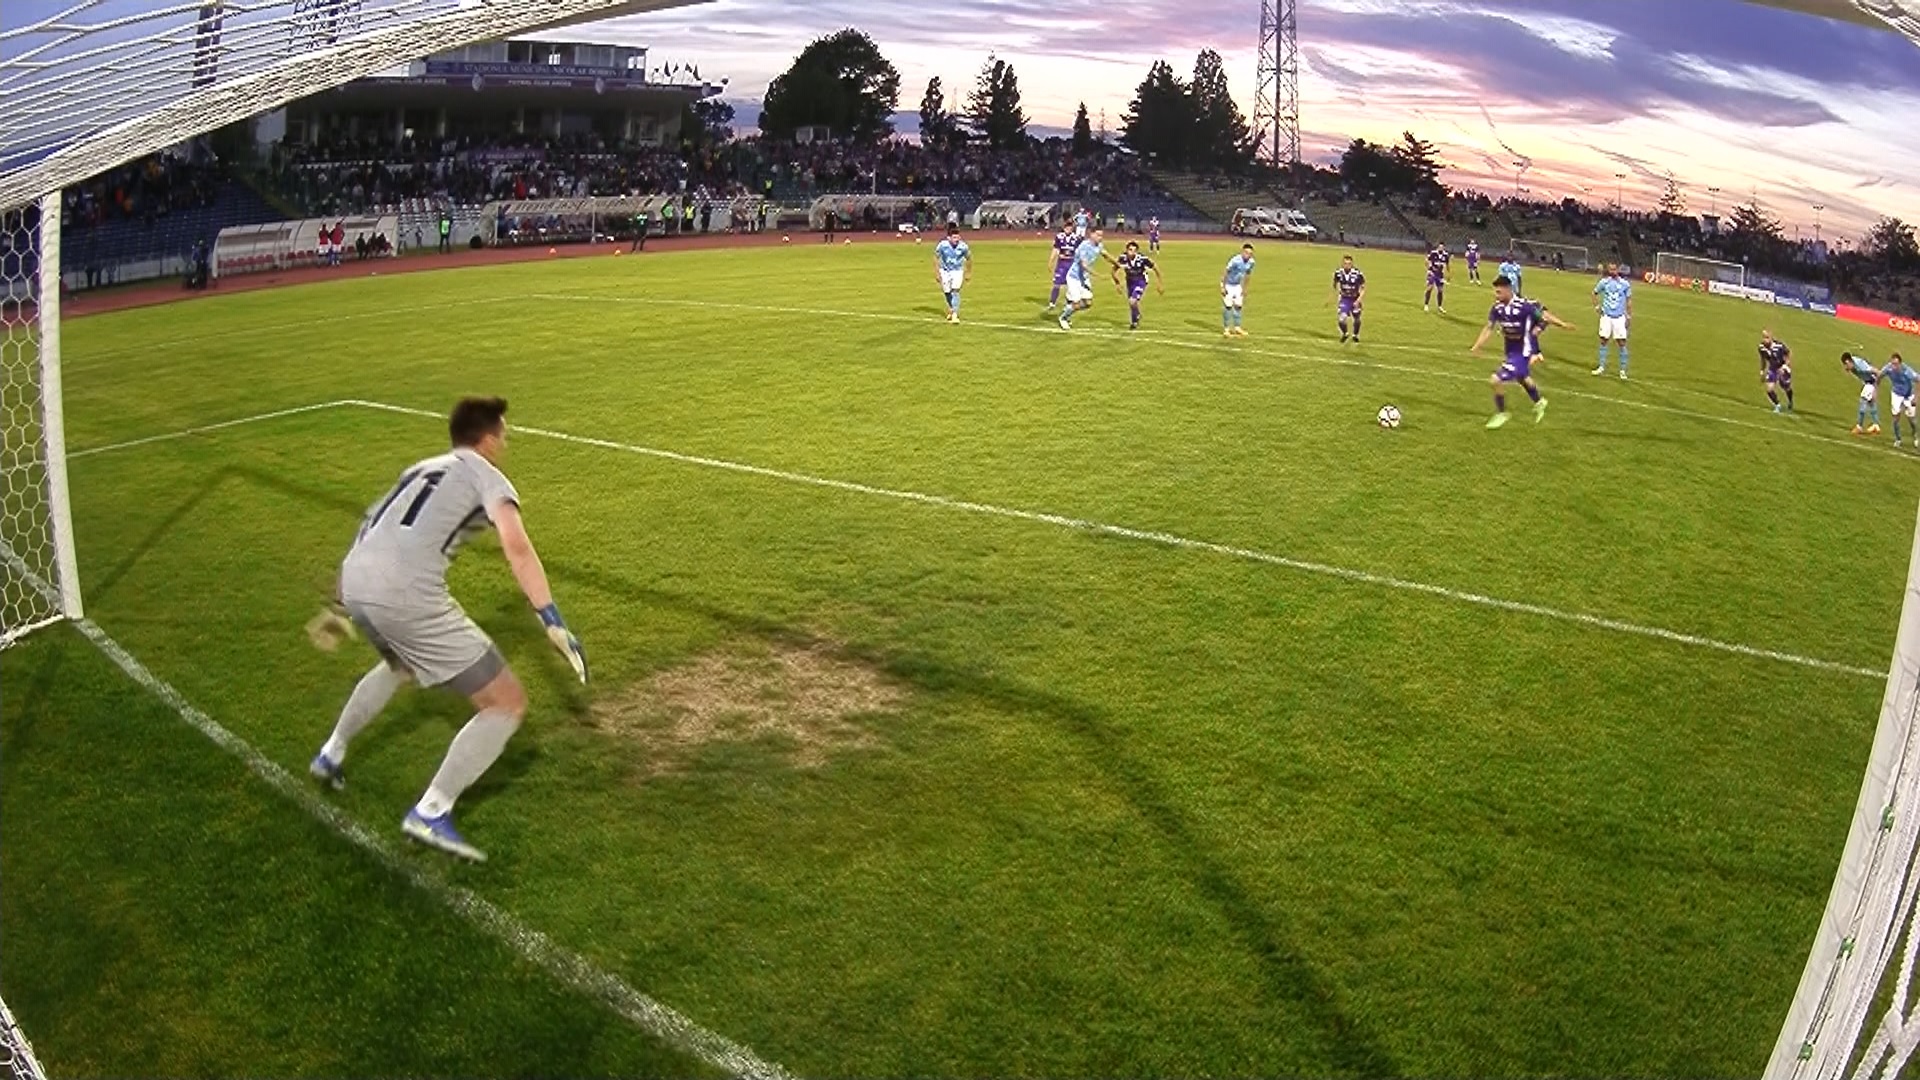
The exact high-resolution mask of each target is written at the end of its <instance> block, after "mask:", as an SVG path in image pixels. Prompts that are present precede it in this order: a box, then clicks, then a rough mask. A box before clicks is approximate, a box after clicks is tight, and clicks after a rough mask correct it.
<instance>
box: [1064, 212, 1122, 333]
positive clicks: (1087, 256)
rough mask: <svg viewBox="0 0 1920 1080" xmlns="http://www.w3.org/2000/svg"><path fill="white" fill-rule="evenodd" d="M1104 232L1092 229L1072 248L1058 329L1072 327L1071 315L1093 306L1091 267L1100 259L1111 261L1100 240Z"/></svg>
mask: <svg viewBox="0 0 1920 1080" xmlns="http://www.w3.org/2000/svg"><path fill="white" fill-rule="evenodd" d="M1103 235H1104V233H1102V231H1101V230H1099V229H1094V230H1092V231H1090V232H1088V233H1087V238H1086V239H1085V240H1082V241H1080V246H1079V247H1077V248H1074V249H1073V265H1072V266H1070V267H1068V268H1067V305H1066V307H1064V308H1061V309H1060V329H1062V330H1071V329H1073V316H1074V315H1075V313H1077V312H1081V311H1085V310H1087V309H1088V308H1089V307H1092V306H1093V268H1094V266H1095V265H1097V264H1098V263H1099V262H1100V260H1101V259H1105V260H1107V261H1108V262H1113V256H1111V255H1109V254H1107V249H1106V248H1104V247H1102V246H1101V244H1100V240H1101V238H1102V236H1103Z"/></svg>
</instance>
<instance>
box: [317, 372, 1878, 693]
mask: <svg viewBox="0 0 1920 1080" xmlns="http://www.w3.org/2000/svg"><path fill="white" fill-rule="evenodd" d="M352 404H355V405H361V406H365V407H367V408H370V409H379V410H383V411H385V412H392V413H401V414H404V415H408V416H424V417H431V418H434V419H439V418H440V416H441V414H440V413H437V412H433V411H430V410H427V409H415V408H410V407H408V406H404V405H389V404H386V403H384V402H378V401H355V402H353V403H352ZM513 430H514V431H515V432H516V433H518V434H521V435H535V436H540V437H543V438H549V439H557V440H559V441H561V442H567V443H574V444H576V445H579V446H592V447H598V448H600V449H602V450H618V451H621V452H623V453H628V454H638V455H641V456H644V457H651V458H658V459H661V460H665V461H673V462H678V463H681V464H684V465H699V466H702V467H704V468H710V469H724V470H726V471H728V472H735V473H744V474H746V475H749V476H758V477H764V478H766V479H770V480H781V481H785V482H787V483H793V484H805V485H808V486H810V487H819V488H829V489H832V490H835V491H846V492H852V493H855V494H859V495H871V496H877V497H879V498H883V499H897V500H900V501H902V502H911V503H919V504H921V505H923V506H934V507H939V508H941V509H945V510H959V511H963V512H966V513H970V514H985V515H989V516H992V517H1000V518H1012V519H1014V520H1016V521H1028V522H1034V523H1037V524H1042V525H1053V526H1057V527H1059V528H1063V529H1072V530H1075V531H1077V532H1086V533H1094V534H1097V535H1101V536H1114V537H1120V538H1123V539H1127V540H1139V541H1144V542H1146V543H1150V544H1158V545H1161V546H1164V547H1173V548H1182V549H1186V550H1189V551H1204V552H1208V553H1210V554H1214V555H1224V556H1227V557H1229V558H1234V559H1244V560H1247V561H1249V562H1257V563H1265V564H1267V565H1270V566H1281V567H1285V568H1287V569H1289V570H1297V571H1300V572H1302V573H1308V574H1318V575H1321V576H1323V577H1332V578H1339V579H1341V580H1343V581H1351V582H1356V583H1359V584H1363V585H1374V586H1379V587H1382V588H1388V589H1397V590H1400V591H1402V592H1412V593H1420V594H1423V595H1426V596H1435V597H1440V598H1442V599H1446V600H1453V601H1456V602H1459V603H1466V604H1476V605H1479V606H1481V607H1489V608H1494V609H1497V610H1500V611H1508V612H1513V613H1516V614H1521V615H1533V616H1537V617H1539V618H1543V619H1554V620H1558V621H1560V622H1568V623H1574V624H1577V625H1580V626H1586V627H1591V628H1593V629H1597V630H1611V631H1613V632H1615V633H1621V634H1632V635H1636V636H1639V637H1648V638H1655V639H1657V640H1660V641H1669V642H1673V643H1675V644H1680V645H1691V646H1693V647H1695V648H1701V649H1712V650H1714V651H1716V652H1723V653H1732V654H1734V655H1736V656H1746V657H1753V658H1756V659H1762V660H1773V661H1776V662H1778V663H1783V664H1794V665H1797V666H1799V667H1806V668H1813V669H1815V670H1817V671H1832V672H1837V673H1840V674H1843V675H1857V676H1861V677H1863V678H1870V679H1884V678H1886V672H1885V671H1883V670H1876V669H1874V668H1868V667H1860V666H1857V665H1854V664H1845V663H1840V662H1838V661H1834V660H1822V659H1820V658H1818V657H1812V656H1801V655H1799V654H1797V653H1790V652H1781V651H1779V650H1776V649H1763V648H1759V647H1757V646H1753V645H1742V644H1739V643H1737V642H1731V641H1720V640H1717V639H1715V638H1709V637H1701V636H1699V635H1696V634H1684V633H1681V632H1679V631H1677V630H1668V629H1665V628H1662V627H1658V626H1644V625H1641V624H1639V623H1632V622H1627V621H1625V620H1621V619H1613V618H1608V617H1606V616H1604V615H1592V614H1588V613H1586V612H1580V611H1565V610H1562V609H1559V608H1552V607H1547V606H1545V605H1542V604H1534V603H1529V602H1526V601H1521V600H1507V599H1503V598H1501V597H1497V596H1488V595H1485V594H1483V593H1476V592H1466V591H1463V590H1459V589H1450V588H1447V587H1446V586H1444V585H1430V584H1427V583H1426V582H1420V581H1409V580H1407V579H1405V578H1397V577H1391V576H1388V575H1385V574H1375V573H1370V572H1368V571H1365V570H1354V569H1350V568H1348V567H1344V566H1333V565H1330V564H1328V563H1321V562H1313V561H1311V560H1307V559H1296V558H1292V557H1290V556H1286V555H1276V554H1273V553H1271V552H1265V551H1258V550H1255V549H1253V548H1243V547H1234V546H1231V545H1228V544H1217V543H1214V542H1212V541H1208V540H1193V539H1189V538H1187V537H1184V536H1176V535H1174V534H1172V533H1164V532H1152V531H1148V530H1145V529H1133V528H1128V527H1126V526H1124V525H1108V524H1104V523H1102V522H1098V521H1087V520H1084V519H1081V518H1074V517H1067V516H1065V515H1062V514H1052V513H1044V512H1040V511H1033V510H1018V509H1014V508H1011V507H1005V506H994V505H992V504H989V503H979V502H969V501H967V500H964V499H951V498H948V497H946V496H944V495H929V494H926V493H924V492H919V491H903V490H899V489H895V488H883V487H873V486H871V485H868V484H860V483H854V482H853V481H850V480H832V479H828V478H826V477H820V476H809V475H807V474H805V473H797V472H788V471H786V470H783V469H770V468H766V467H764V466H760V465H748V464H743V463H741V462H737V461H727V460H724V459H721V458H710V457H699V456H696V455H693V454H681V453H676V452H675V451H672V450H658V449H654V448H652V447H646V446H636V445H634V444H632V443H623V442H615V441H613V440H611V439H595V438H589V437H587V436H584V435H570V434H568V433H566V432H562V431H553V430H549V429H546V428H537V427H527V426H524V425H520V424H516V425H514V428H513Z"/></svg>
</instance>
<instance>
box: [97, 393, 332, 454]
mask: <svg viewBox="0 0 1920 1080" xmlns="http://www.w3.org/2000/svg"><path fill="white" fill-rule="evenodd" d="M352 404H354V402H352V401H347V400H341V401H322V402H318V403H316V404H313V405H296V406H294V407H293V408H291V409H276V410H274V411H273V412H264V413H260V414H259V415H257V416H242V417H240V418H238V419H235V420H222V421H220V422H219V423H217V424H201V425H200V426H198V427H190V428H183V429H181V430H179V431H168V432H164V433H162V434H159V435H148V436H146V437H144V438H139V439H128V440H127V441H126V442H117V443H108V444H107V445H105V446H89V447H87V448H86V449H85V450H74V451H71V452H69V453H68V454H67V458H68V459H69V460H72V459H74V458H83V457H92V456H93V455H95V454H111V453H113V452H114V451H116V450H130V449H132V448H133V447H136V446H148V445H151V444H153V443H160V442H172V441H173V440H175V439H186V438H191V437H192V436H195V435H205V434H207V433H208V432H212V431H225V430H226V429H227V428H236V427H241V426H243V425H246V424H257V423H260V422H261V421H263V420H278V419H280V418H281V417H283V416H298V415H300V414H301V413H310V412H319V411H320V410H322V409H337V408H339V407H340V406H342V405H352Z"/></svg>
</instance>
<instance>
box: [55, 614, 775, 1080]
mask: <svg viewBox="0 0 1920 1080" xmlns="http://www.w3.org/2000/svg"><path fill="white" fill-rule="evenodd" d="M74 626H75V627H76V628H77V629H78V630H79V631H80V633H81V634H82V635H84V636H85V637H86V639H87V640H88V641H90V642H92V643H93V645H94V647H95V648H98V649H99V650H100V651H101V652H102V653H104V654H105V655H106V657H107V659H109V660H111V661H113V663H114V665H115V666H117V667H118V668H119V669H120V670H121V671H122V672H123V673H125V674H126V676H127V678H129V679H132V680H133V681H134V682H135V683H138V684H139V685H140V686H141V687H143V688H144V689H146V690H147V691H149V692H150V693H152V694H153V695H154V696H155V697H157V698H159V699H160V700H161V701H163V702H165V703H166V704H167V705H168V707H170V708H172V709H173V711H174V712H176V713H178V714H179V716H180V718H181V719H182V720H185V721H186V722H187V724H188V725H189V726H191V727H192V728H193V729H194V730H195V731H198V732H199V733H200V734H202V735H204V736H206V737H207V738H208V739H209V740H211V741H212V742H213V743H214V744H215V745H216V746H218V747H220V748H221V749H222V750H225V751H227V752H228V753H230V754H232V755H233V756H234V757H236V758H239V759H240V761H241V763H242V764H244V765H245V766H246V767H247V771H248V772H251V773H253V774H254V775H255V776H257V777H259V778H260V779H261V780H262V781H264V782H265V783H266V785H267V786H268V787H270V788H272V789H273V790H274V792H275V793H276V794H278V795H280V796H281V797H282V798H285V799H286V800H287V801H289V802H292V803H294V804H295V805H297V806H299V807H300V809H302V810H304V811H306V813H307V815H308V816H310V817H312V818H313V819H314V820H316V821H318V822H319V823H320V824H322V825H324V826H326V827H327V828H328V829H329V830H331V831H332V832H333V833H335V834H336V835H338V836H340V837H341V838H342V839H344V840H346V841H347V842H348V843H351V844H352V845H353V846H355V847H357V848H359V849H360V850H362V851H364V852H366V853H367V854H369V855H371V856H373V858H374V860H375V861H376V862H378V863H379V864H380V865H381V866H383V867H385V868H386V869H388V870H390V871H392V872H393V873H395V874H398V875H399V876H400V877H402V878H404V879H406V881H407V882H408V883H409V884H411V885H413V886H414V887H415V888H417V889H419V890H420V891H422V892H424V893H427V894H428V895H430V896H432V897H433V898H434V899H436V900H438V901H440V902H441V903H442V904H444V905H446V907H448V908H449V909H451V910H452V911H453V913H454V914H456V915H458V916H460V918H461V919H462V920H464V921H465V922H467V923H468V924H469V925H471V926H473V927H474V928H475V929H478V930H480V931H481V932H483V933H485V934H487V935H488V936H490V937H492V938H494V939H495V940H497V941H499V942H501V943H502V944H504V945H506V946H507V947H508V948H509V949H511V950H512V951H513V952H515V953H517V954H519V956H520V957H521V958H522V959H524V960H526V961H527V962H529V963H531V964H533V965H534V966H535V967H537V968H540V969H542V970H544V971H545V972H546V973H547V974H548V975H551V976H552V977H553V978H554V980H555V981H557V982H559V983H561V984H562V985H564V986H566V987H568V988H570V989H572V990H574V991H576V992H578V993H580V994H581V995H583V996H585V997H588V998H591V999H594V1000H597V1001H599V1002H600V1003H601V1004H603V1005H606V1006H607V1007H608V1008H610V1009H612V1010H613V1011H614V1012H615V1013H618V1014H619V1015H620V1016H621V1017H622V1018H623V1019H625V1020H627V1021H628V1022H630V1023H632V1024H633V1025H634V1026H635V1027H638V1028H640V1029H641V1030H643V1031H645V1032H647V1033H648V1034H650V1035H653V1036H654V1037H656V1038H659V1039H661V1040H662V1041H664V1042H666V1043H668V1044H670V1045H672V1046H674V1047H677V1048H678V1049H680V1050H682V1051H684V1052H686V1053H688V1054H691V1055H692V1056H694V1057H696V1058H699V1059H700V1060H701V1061H703V1062H705V1063H706V1064H708V1065H710V1066H713V1067H714V1068H717V1069H721V1070H724V1071H725V1072H726V1073H728V1074H729V1075H731V1076H737V1077H750V1078H764V1080H790V1078H791V1074H790V1073H788V1072H787V1071H786V1070H785V1069H782V1068H781V1067H780V1066H778V1065H775V1064H772V1063H771V1062H767V1061H763V1060H761V1059H760V1058H759V1057H756V1056H755V1055H754V1053H753V1052H752V1051H751V1050H748V1049H747V1048H746V1047H744V1046H741V1045H739V1044H738V1043H735V1042H733V1041H732V1040H730V1039H728V1038H726V1037H725V1036H723V1035H718V1034H715V1033H714V1032H712V1031H708V1030H707V1029H706V1028H703V1027H701V1026H700V1025H699V1024H697V1023H695V1022H694V1021H692V1020H690V1019H688V1018H687V1017H686V1016H684V1015H682V1014H681V1013H679V1012H677V1011H675V1010H674V1009H672V1008H671V1007H669V1006H666V1005H663V1004H661V1003H660V1002H658V1001H655V1000H654V999H653V998H650V997H648V996H647V995H645V994H643V993H641V992H640V991H638V990H636V989H634V988H633V987H632V986H630V985H628V984H627V983H626V982H625V981H624V980H622V979H621V978H620V977H619V976H617V975H614V974H612V973H611V972H608V971H605V970H603V969H601V968H600V967H597V966H596V965H595V964H594V963H593V962H592V961H591V960H588V959H587V958H586V957H584V956H581V955H580V954H579V953H576V952H574V951H573V950H571V949H568V948H566V947H565V946H562V945H560V944H558V943H556V942H555V941H554V940H553V939H552V938H549V937H548V936H547V935H545V934H543V933H541V932H540V931H538V930H535V929H534V928H533V927H531V926H528V925H527V924H526V923H523V922H521V921H520V920H519V919H518V918H516V917H514V916H513V915H512V914H511V913H510V912H508V911H507V910H506V909H505V908H502V907H500V906H498V905H496V904H494V903H492V902H491V901H489V900H486V899H484V898H483V897H481V896H480V895H478V894H477V893H474V892H472V891H470V890H468V889H463V888H461V887H460V886H458V885H453V884H450V883H448V882H447V881H445V880H444V879H442V878H440V877H439V876H437V875H435V874H433V873H431V872H430V871H428V870H427V869H425V868H424V867H423V866H422V865H421V863H420V862H419V860H416V859H410V858H407V857H405V856H403V855H402V854H401V853H400V852H399V851H398V850H397V849H396V848H395V846H394V845H393V844H391V843H389V842H388V841H386V840H383V839H381V837H380V836H378V835H377V834H375V833H374V832H373V831H372V830H371V829H369V828H367V827H366V826H365V825H362V824H360V823H359V822H358V821H355V820H354V819H353V818H352V817H350V816H348V814H347V813H346V812H345V811H343V810H341V809H339V808H338V807H336V806H334V805H333V804H332V803H329V802H327V801H326V800H325V799H324V798H322V797H321V796H320V795H319V794H317V793H316V792H315V791H313V790H312V788H311V787H309V785H307V784H305V783H302V782H301V781H300V780H298V779H296V778H295V777H294V776H293V775H292V774H291V773H289V772H287V770H285V769H283V768H281V767H280V766H279V765H278V764H276V763H275V762H274V761H273V760H272V759H270V758H268V757H267V756H266V755H265V754H262V753H261V752H260V751H258V750H256V749H254V747H253V745H252V744H250V743H248V742H247V741H246V740H245V739H242V738H241V737H240V736H238V735H235V734H234V733H233V732H231V731H229V730H228V729H227V728H226V727H224V726H222V725H221V724H220V723H219V722H218V721H216V720H214V719H213V718H212V717H210V716H208V715H207V714H206V713H204V712H201V711H200V710H199V709H198V708H196V707H195V706H194V705H193V703H192V702H190V701H188V700H187V699H186V697H185V696H183V695H182V694H181V693H180V691H178V690H176V689H174V688H173V686H172V685H170V684H169V683H167V682H166V681H164V680H162V679H161V678H160V677H159V676H157V675H155V674H154V673H153V672H152V671H149V670H148V669H147V666H146V665H145V664H142V663H141V662H140V660H139V659H138V658H137V657H135V656H134V655H133V654H132V653H130V652H128V651H127V650H126V649H125V648H123V647H122V646H121V645H120V643H119V642H117V641H115V640H114V639H113V638H111V637H109V636H108V635H107V632H106V631H104V630H102V629H100V627H99V626H98V625H97V624H95V623H94V622H93V620H91V619H78V620H75V622H74Z"/></svg>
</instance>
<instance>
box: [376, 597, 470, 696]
mask: <svg viewBox="0 0 1920 1080" xmlns="http://www.w3.org/2000/svg"><path fill="white" fill-rule="evenodd" d="M345 605H346V609H347V617H348V618H351V619H352V620H353V625H354V626H356V627H358V628H359V630H360V633H361V635H362V636H364V637H365V638H366V639H367V644H369V645H372V646H373V648H374V651H376V652H378V653H379V654H380V656H381V658H382V659H384V660H385V661H386V662H387V663H389V664H391V665H393V666H395V667H398V668H403V669H405V670H406V671H407V672H408V673H410V674H411V675H412V676H413V680H414V681H415V682H417V683H419V684H420V685H421V686H444V687H446V688H447V689H449V690H452V691H453V692H455V693H457V694H467V695H472V694H476V693H478V692H479V691H480V690H482V689H484V688H485V687H486V685H487V684H488V683H490V682H492V681H493V680H494V677H495V676H497V675H499V674H500V672H502V671H504V670H506V666H507V661H506V658H505V657H503V656H501V655H500V650H499V649H498V648H497V647H495V646H494V644H493V639H492V638H489V637H488V636H487V635H486V632H485V631H483V630H481V629H480V628H479V627H478V626H476V625H474V622H473V620H472V619H469V618H467V613H466V612H464V611H462V610H460V605H459V604H456V603H454V602H453V600H452V599H448V600H447V601H446V602H445V603H444V604H439V605H434V606H429V607H405V608H400V607H387V606H384V605H381V604H369V603H364V602H360V601H355V600H347V601H345Z"/></svg>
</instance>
